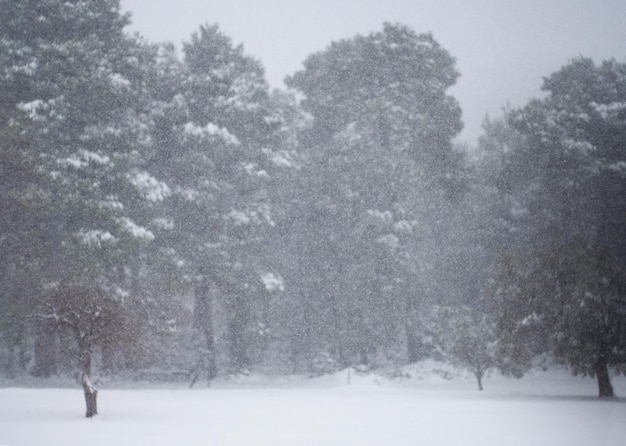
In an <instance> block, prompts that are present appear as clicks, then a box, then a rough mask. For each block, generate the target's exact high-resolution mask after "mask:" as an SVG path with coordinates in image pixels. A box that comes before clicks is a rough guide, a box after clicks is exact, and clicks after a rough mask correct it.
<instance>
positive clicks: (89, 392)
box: [81, 373, 98, 418]
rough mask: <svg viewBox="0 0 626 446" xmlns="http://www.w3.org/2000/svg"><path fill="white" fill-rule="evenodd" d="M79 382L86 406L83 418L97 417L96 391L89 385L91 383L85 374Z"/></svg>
mask: <svg viewBox="0 0 626 446" xmlns="http://www.w3.org/2000/svg"><path fill="white" fill-rule="evenodd" d="M81 381H82V383H83V392H84V393H85V404H86V406H87V411H86V413H85V416H86V417H87V418H91V417H93V416H94V415H98V389H96V388H95V387H94V385H93V384H91V381H89V375H88V374H86V373H83V376H82V379H81Z"/></svg>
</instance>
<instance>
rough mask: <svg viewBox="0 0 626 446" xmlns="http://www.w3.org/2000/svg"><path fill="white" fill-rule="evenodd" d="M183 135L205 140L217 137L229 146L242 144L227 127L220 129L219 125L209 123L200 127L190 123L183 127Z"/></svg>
mask: <svg viewBox="0 0 626 446" xmlns="http://www.w3.org/2000/svg"><path fill="white" fill-rule="evenodd" d="M183 134H184V135H185V137H187V138H205V137H215V138H219V139H221V140H222V141H224V142H225V143H227V144H232V145H235V146H238V145H239V144H240V142H239V139H237V137H236V136H235V135H233V134H232V133H230V132H229V131H228V129H226V128H225V127H220V126H218V125H217V124H214V123H212V122H209V123H208V124H207V125H206V126H204V127H200V126H197V125H196V124H194V123H193V122H188V123H186V124H185V125H184V126H183Z"/></svg>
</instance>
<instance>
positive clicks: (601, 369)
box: [595, 355, 615, 398]
mask: <svg viewBox="0 0 626 446" xmlns="http://www.w3.org/2000/svg"><path fill="white" fill-rule="evenodd" d="M595 373H596V379H597V380H598V396H599V397H600V398H613V397H614V396H615V393H613V386H612V385H611V378H610V376H609V367H608V361H607V359H606V357H605V356H604V355H601V356H600V357H599V358H598V360H597V361H596V365H595Z"/></svg>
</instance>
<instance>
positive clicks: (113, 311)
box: [35, 284, 135, 418]
mask: <svg viewBox="0 0 626 446" xmlns="http://www.w3.org/2000/svg"><path fill="white" fill-rule="evenodd" d="M35 317H36V318H38V319H42V320H45V321H49V322H51V323H52V324H54V325H56V326H58V327H59V328H61V329H66V330H68V331H69V332H70V333H71V335H72V336H73V339H74V342H75V349H76V350H75V353H74V357H75V359H76V360H77V362H78V366H79V370H80V373H81V383H82V386H83V392H84V394H85V404H86V408H87V409H86V417H88V418H90V417H93V416H94V415H97V414H98V405H97V397H98V389H96V388H95V386H94V385H93V384H92V383H91V380H90V375H91V370H92V356H93V349H94V347H95V346H96V345H99V346H103V345H105V344H117V345H120V344H122V343H129V342H134V340H135V339H134V338H133V336H132V333H133V331H132V329H131V327H130V326H129V324H128V322H127V320H126V318H125V312H124V309H123V306H122V302H121V301H120V300H119V299H116V298H114V297H113V296H111V295H110V293H107V292H106V291H105V290H103V289H102V288H99V287H94V286H84V285H78V286H77V285H73V284H72V285H66V284H61V285H59V286H57V287H55V288H54V289H53V290H52V291H50V292H49V293H48V294H47V295H46V296H45V298H44V299H43V305H42V309H41V312H39V313H37V314H36V315H35Z"/></svg>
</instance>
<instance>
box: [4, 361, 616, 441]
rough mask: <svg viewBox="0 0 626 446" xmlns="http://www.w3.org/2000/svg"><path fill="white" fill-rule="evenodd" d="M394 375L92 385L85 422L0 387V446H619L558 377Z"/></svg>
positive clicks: (580, 392) (65, 401) (612, 422)
mask: <svg viewBox="0 0 626 446" xmlns="http://www.w3.org/2000/svg"><path fill="white" fill-rule="evenodd" d="M405 372H406V373H408V374H409V375H410V377H405V378H400V379H398V378H396V379H390V378H386V377H384V376H377V375H373V374H369V375H359V374H357V373H355V372H354V371H352V372H348V371H342V372H339V373H337V374H335V375H332V376H325V377H321V378H315V379H308V378H304V377H285V378H271V379H270V378H262V377H259V376H247V377H240V378H230V379H220V380H218V381H217V382H216V383H215V385H214V386H213V387H212V388H210V389H207V388H202V387H201V386H199V384H200V383H198V384H197V385H196V388H194V389H186V388H184V387H183V386H178V387H177V386H170V388H163V386H161V387H160V388H152V389H151V388H147V387H146V385H145V384H144V385H143V387H144V388H142V389H128V388H121V387H122V386H120V385H117V386H115V387H117V388H110V387H113V385H112V384H109V385H108V386H107V385H104V384H103V385H102V386H101V391H100V395H99V412H100V415H98V416H97V417H95V418H93V419H86V418H84V417H83V411H84V402H83V396H82V392H81V390H80V389H79V388H78V386H77V388H76V389H67V388H62V389H59V388H19V387H4V388H0V444H2V445H15V446H29V445H38V446H57V445H58V446H61V445H63V446H72V445H80V446H84V445H89V446H105V445H106V446H111V445H113V446H123V445H153V446H158V445H168V446H169V445H185V446H187V445H212V446H217V445H220V446H221V445H254V446H265V445H268V446H270V445H271V446H280V445H290V446H293V445H341V446H348V445H358V446H367V445H377V446H380V445H393V446H400V445H411V446H416V445H454V446H467V445H480V446H488V445H498V446H500V445H507V446H513V445H524V446H529V445H546V446H548V445H549V446H558V445H568V446H576V445H581V446H583V445H584V446H589V445H594V446H602V445H606V446H608V445H611V446H622V445H626V399H620V398H618V399H615V400H612V401H600V400H598V399H597V398H596V397H595V395H596V386H595V381H594V380H592V379H589V378H581V377H572V376H571V375H569V374H568V373H567V372H566V371H565V370H562V369H551V370H548V371H547V372H542V371H534V372H532V373H530V374H529V375H527V376H526V377H525V378H523V379H522V380H515V379H510V378H504V377H501V376H497V375H494V376H491V377H488V378H487V379H486V380H485V391H483V392H479V391H478V390H475V389H476V384H475V382H474V381H473V379H472V377H471V376H469V375H467V374H461V373H456V372H455V371H454V370H453V369H447V368H446V367H445V366H438V365H437V364H435V363H430V364H422V365H421V366H417V367H413V368H411V369H407V370H405ZM4 384H5V385H11V383H10V382H8V383H4ZM614 387H615V390H616V393H617V394H618V395H622V396H626V378H624V377H614Z"/></svg>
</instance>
